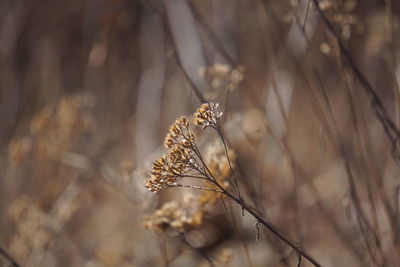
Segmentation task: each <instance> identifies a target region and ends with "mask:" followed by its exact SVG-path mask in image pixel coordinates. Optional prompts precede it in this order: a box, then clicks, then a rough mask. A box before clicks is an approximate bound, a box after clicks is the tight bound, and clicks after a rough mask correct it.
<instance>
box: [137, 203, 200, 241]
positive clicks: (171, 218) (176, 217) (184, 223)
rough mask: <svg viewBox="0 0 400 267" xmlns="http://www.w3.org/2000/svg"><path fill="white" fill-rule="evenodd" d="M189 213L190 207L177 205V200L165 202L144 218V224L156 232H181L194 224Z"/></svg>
mask: <svg viewBox="0 0 400 267" xmlns="http://www.w3.org/2000/svg"><path fill="white" fill-rule="evenodd" d="M189 213H190V209H185V208H184V207H181V206H179V205H178V203H177V202H175V201H171V202H167V203H164V205H163V206H162V207H161V208H160V209H158V210H156V211H155V212H154V213H153V214H152V215H150V216H148V217H146V218H145V222H144V226H145V228H146V229H152V230H154V231H156V232H158V233H169V232H183V231H185V230H186V229H188V228H190V227H192V226H193V225H194V224H193V218H192V215H190V214H189Z"/></svg>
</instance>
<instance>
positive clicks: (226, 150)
mask: <svg viewBox="0 0 400 267" xmlns="http://www.w3.org/2000/svg"><path fill="white" fill-rule="evenodd" d="M213 128H214V129H215V130H216V131H217V132H218V134H219V137H220V138H221V140H222V144H223V145H224V149H225V155H226V158H227V160H228V165H229V169H230V170H231V173H232V176H233V180H234V181H235V187H236V191H237V192H238V195H239V199H242V196H241V194H240V188H239V184H238V182H237V179H236V175H235V172H234V171H233V168H232V164H231V160H230V158H229V155H228V148H227V146H226V142H225V138H224V136H223V135H222V132H221V130H220V129H219V128H218V127H213Z"/></svg>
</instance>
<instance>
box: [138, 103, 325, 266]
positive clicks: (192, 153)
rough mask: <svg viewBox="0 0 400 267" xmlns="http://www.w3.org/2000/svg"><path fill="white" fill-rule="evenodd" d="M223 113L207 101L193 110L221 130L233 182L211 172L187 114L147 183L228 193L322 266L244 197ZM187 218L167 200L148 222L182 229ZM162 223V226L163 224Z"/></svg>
mask: <svg viewBox="0 0 400 267" xmlns="http://www.w3.org/2000/svg"><path fill="white" fill-rule="evenodd" d="M222 114H223V113H222V112H220V111H219V109H218V104H216V103H205V104H202V105H201V106H200V108H199V109H197V111H196V112H195V113H194V121H195V124H196V125H197V126H201V127H202V128H203V130H204V129H206V128H211V129H213V130H214V131H216V132H217V133H218V135H219V137H220V139H221V142H222V143H223V145H224V148H225V156H226V159H227V162H228V165H229V168H230V173H231V174H232V179H233V180H234V183H233V184H234V186H228V187H227V186H226V185H227V184H226V183H221V180H220V179H219V178H218V177H217V176H215V174H216V173H215V171H214V172H212V171H211V170H210V168H209V166H208V165H207V164H206V162H205V160H204V158H203V156H202V153H201V152H200V150H199V148H198V146H197V144H196V142H195V136H194V134H193V131H192V130H191V129H190V124H189V120H188V119H187V118H186V117H181V118H179V119H177V120H176V121H175V123H174V124H173V125H172V126H171V127H170V129H169V132H168V134H167V136H166V138H165V142H164V144H165V146H166V148H168V153H167V156H162V157H161V158H159V159H158V160H156V161H154V162H153V169H152V171H151V176H150V178H148V179H147V183H146V187H147V188H148V189H149V190H150V191H152V192H154V193H157V192H159V191H161V190H165V189H168V188H171V187H188V188H192V189H201V190H206V191H212V192H213V193H214V194H219V195H223V196H225V197H228V198H229V199H231V200H233V201H235V202H236V203H237V204H239V205H240V206H241V208H242V211H243V210H246V211H247V212H248V213H250V214H251V215H252V216H253V217H254V218H255V219H256V220H257V222H258V223H261V224H263V225H264V226H265V227H267V228H268V229H269V230H270V231H272V232H273V233H274V234H275V235H276V236H278V237H279V238H280V239H281V240H283V241H284V242H285V243H286V244H288V245H289V246H291V247H292V248H293V249H294V250H295V251H296V253H297V254H298V255H299V257H301V256H303V257H305V258H306V259H307V260H309V261H310V262H311V263H312V264H313V265H314V266H320V265H319V264H318V263H317V261H316V260H314V259H313V258H312V257H311V256H310V255H308V254H307V253H305V252H304V251H303V250H302V249H300V248H299V247H298V246H296V245H295V244H294V243H293V242H291V241H290V240H289V239H287V238H286V237H285V236H284V235H283V234H281V233H280V231H279V230H278V229H277V228H276V227H275V226H274V225H272V224H271V223H269V222H267V221H266V220H265V219H264V218H262V217H261V216H260V215H259V213H258V212H257V211H256V210H255V209H254V208H252V207H250V206H249V205H248V204H247V203H246V201H245V200H244V199H243V198H242V196H241V194H240V189H239V185H238V182H237V179H236V177H235V174H234V170H233V167H232V164H231V163H230V158H229V153H228V149H227V146H226V142H225V139H224V136H223V134H222V131H221V128H220V124H219V122H220V118H221V117H222ZM189 178H192V179H196V180H202V181H205V184H204V185H203V186H197V185H186V184H182V183H181V181H182V180H184V179H189ZM232 189H233V190H232ZM188 222H192V220H190V219H189V217H188V216H186V213H184V212H183V211H182V210H181V209H179V208H178V206H177V205H176V204H175V203H174V204H172V203H167V204H165V205H164V206H163V207H162V208H161V209H160V210H158V211H157V212H156V214H155V216H153V218H152V219H151V220H150V222H149V223H148V224H147V225H157V228H159V229H160V228H161V229H164V228H167V226H171V227H172V228H178V229H179V230H183V229H184V228H185V225H187V224H188ZM189 224H190V223H189ZM161 225H162V227H160V226H161Z"/></svg>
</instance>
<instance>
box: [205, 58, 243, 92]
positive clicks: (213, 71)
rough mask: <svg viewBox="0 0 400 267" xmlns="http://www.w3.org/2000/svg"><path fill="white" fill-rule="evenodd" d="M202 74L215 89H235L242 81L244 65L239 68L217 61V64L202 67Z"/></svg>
mask: <svg viewBox="0 0 400 267" xmlns="http://www.w3.org/2000/svg"><path fill="white" fill-rule="evenodd" d="M199 72H200V75H201V76H203V77H204V78H206V79H207V80H209V81H210V84H211V86H212V87H213V88H214V89H215V90H224V89H225V90H229V91H233V90H235V89H236V88H237V87H238V86H239V84H240V83H241V82H242V80H243V78H244V75H243V67H239V68H237V69H233V68H231V66H229V65H224V64H219V63H216V64H215V65H213V66H211V67H208V68H202V69H200V71H199Z"/></svg>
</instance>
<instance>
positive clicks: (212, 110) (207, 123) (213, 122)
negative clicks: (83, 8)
mask: <svg viewBox="0 0 400 267" xmlns="http://www.w3.org/2000/svg"><path fill="white" fill-rule="evenodd" d="M218 108H219V104H216V103H204V104H202V105H201V106H200V108H199V109H197V111H196V112H195V113H194V117H195V122H196V124H197V125H201V126H203V129H205V128H207V127H213V128H218V121H219V119H220V118H221V117H222V114H223V113H222V112H220V111H219V110H218Z"/></svg>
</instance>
